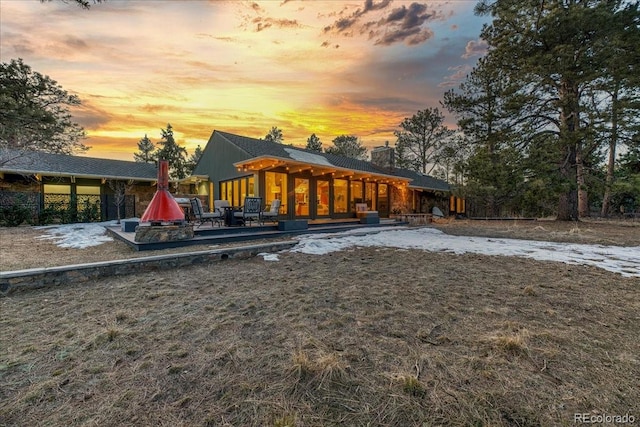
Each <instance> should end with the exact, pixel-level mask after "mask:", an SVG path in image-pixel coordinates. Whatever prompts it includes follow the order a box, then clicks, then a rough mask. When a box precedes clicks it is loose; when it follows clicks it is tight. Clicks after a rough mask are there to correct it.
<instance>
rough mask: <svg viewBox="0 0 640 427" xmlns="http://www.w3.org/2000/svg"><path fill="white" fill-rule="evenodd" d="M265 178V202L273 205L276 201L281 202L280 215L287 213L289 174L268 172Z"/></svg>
mask: <svg viewBox="0 0 640 427" xmlns="http://www.w3.org/2000/svg"><path fill="white" fill-rule="evenodd" d="M264 177H265V198H266V200H265V202H266V204H269V205H270V204H271V202H272V201H273V200H275V199H278V200H280V213H281V214H286V213H287V174H286V173H278V172H266V173H265V174H264Z"/></svg>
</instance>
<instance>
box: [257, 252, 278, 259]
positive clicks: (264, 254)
mask: <svg viewBox="0 0 640 427" xmlns="http://www.w3.org/2000/svg"><path fill="white" fill-rule="evenodd" d="M258 256H261V257H262V258H263V259H264V260H265V261H280V258H278V254H270V253H267V252H261V253H259V254H258Z"/></svg>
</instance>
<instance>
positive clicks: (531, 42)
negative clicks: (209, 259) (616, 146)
mask: <svg viewBox="0 0 640 427" xmlns="http://www.w3.org/2000/svg"><path fill="white" fill-rule="evenodd" d="M624 4H627V2H623V1H622V0H593V1H579V0H571V1H561V0H551V1H545V2H540V1H539V0H524V1H520V0H518V1H516V0H483V1H481V2H480V3H479V4H478V6H477V7H476V12H477V13H480V14H487V15H488V14H490V15H491V16H492V17H493V22H492V23H491V24H490V25H487V26H485V27H484V29H483V31H482V34H481V37H482V38H483V39H484V40H486V41H487V43H488V45H489V51H488V54H487V57H486V58H487V63H488V64H490V65H491V66H493V67H497V68H499V69H500V71H501V72H502V73H504V76H505V77H506V80H507V82H508V86H507V87H506V88H505V89H506V93H510V94H512V95H514V96H511V97H510V103H509V105H507V106H506V107H507V108H508V111H509V113H510V114H511V119H512V123H513V125H514V128H513V130H514V131H515V132H516V133H517V134H518V135H519V136H520V137H522V139H523V141H524V142H526V143H527V144H533V143H536V142H540V141H545V143H546V142H548V141H549V139H550V138H551V139H553V140H554V141H555V146H556V147H557V150H554V151H555V152H556V154H557V158H556V159H555V162H554V163H555V166H556V173H557V175H558V177H559V178H560V181H561V182H560V184H561V185H560V188H559V189H558V194H559V198H558V205H557V217H558V219H561V220H577V219H578V217H579V203H578V202H579V197H578V193H579V188H583V187H580V184H581V183H582V182H584V172H585V170H584V162H583V160H584V158H585V154H586V153H585V150H584V144H585V140H586V139H587V138H588V137H589V132H591V131H592V129H591V128H590V127H589V126H587V123H586V120H585V118H586V115H585V111H584V109H585V108H586V105H585V99H584V94H585V93H586V92H587V89H588V88H589V87H590V85H593V83H594V82H595V81H596V80H597V79H598V77H600V76H602V75H603V72H605V71H606V70H607V67H606V65H605V64H604V62H603V58H604V55H603V53H604V52H605V51H606V50H607V49H608V46H607V43H605V42H604V40H606V37H607V36H608V35H609V34H610V31H611V26H610V23H611V22H615V21H616V19H618V18H619V17H620V16H619V14H620V13H621V11H622V10H623V8H622V6H623V5H624ZM631 9H632V10H631V12H630V13H631V14H632V15H634V16H636V17H637V14H638V4H637V2H634V3H633V4H631ZM636 30H637V28H636ZM624 31H626V30H624ZM545 134H546V135H545ZM542 136H544V138H541V137H542Z"/></svg>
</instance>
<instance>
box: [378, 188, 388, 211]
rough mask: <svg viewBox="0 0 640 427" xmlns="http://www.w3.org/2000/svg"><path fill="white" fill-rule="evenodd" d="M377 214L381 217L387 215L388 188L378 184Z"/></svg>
mask: <svg viewBox="0 0 640 427" xmlns="http://www.w3.org/2000/svg"><path fill="white" fill-rule="evenodd" d="M378 212H379V215H380V216H382V217H386V216H388V215H389V186H388V184H378Z"/></svg>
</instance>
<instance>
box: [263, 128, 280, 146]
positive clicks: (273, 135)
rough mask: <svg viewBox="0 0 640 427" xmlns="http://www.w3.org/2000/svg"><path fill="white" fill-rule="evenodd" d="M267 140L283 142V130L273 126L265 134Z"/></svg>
mask: <svg viewBox="0 0 640 427" xmlns="http://www.w3.org/2000/svg"><path fill="white" fill-rule="evenodd" d="M264 140H265V141H271V142H276V143H278V144H282V142H283V141H284V138H283V137H282V131H281V130H280V129H278V128H277V127H276V126H274V127H272V128H271V130H270V131H269V132H268V133H267V134H266V135H265V137H264Z"/></svg>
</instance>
